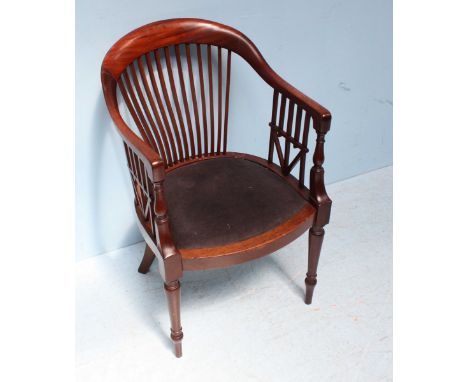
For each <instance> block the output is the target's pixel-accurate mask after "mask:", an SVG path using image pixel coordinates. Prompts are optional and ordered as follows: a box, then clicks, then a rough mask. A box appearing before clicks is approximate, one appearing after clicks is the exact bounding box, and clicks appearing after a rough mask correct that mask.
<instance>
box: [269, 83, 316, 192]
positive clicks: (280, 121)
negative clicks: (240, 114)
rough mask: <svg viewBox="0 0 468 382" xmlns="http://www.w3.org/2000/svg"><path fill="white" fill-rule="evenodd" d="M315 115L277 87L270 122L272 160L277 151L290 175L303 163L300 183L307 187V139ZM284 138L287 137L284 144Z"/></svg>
mask: <svg viewBox="0 0 468 382" xmlns="http://www.w3.org/2000/svg"><path fill="white" fill-rule="evenodd" d="M310 123H311V115H310V114H309V113H308V112H306V111H305V110H304V109H303V108H302V107H300V106H299V105H297V104H296V103H294V102H293V101H292V100H291V99H289V98H287V97H286V96H285V95H284V94H282V93H280V92H278V91H277V90H274V92H273V108H272V115H271V122H270V123H269V125H270V128H271V130H270V145H269V150H268V162H269V163H273V156H274V151H276V154H277V157H278V162H279V165H280V167H281V170H282V172H283V174H284V175H289V174H290V173H291V171H292V170H293V169H294V167H295V166H296V165H297V164H298V163H299V185H300V187H304V173H305V162H306V155H307V153H308V152H309V149H308V147H307V141H308V138H309V129H310ZM281 139H284V142H283V144H281Z"/></svg>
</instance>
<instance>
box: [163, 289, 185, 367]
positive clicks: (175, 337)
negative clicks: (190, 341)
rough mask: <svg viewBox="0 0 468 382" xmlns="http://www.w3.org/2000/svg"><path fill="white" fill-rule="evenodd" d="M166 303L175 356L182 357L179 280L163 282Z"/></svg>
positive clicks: (182, 334)
mask: <svg viewBox="0 0 468 382" xmlns="http://www.w3.org/2000/svg"><path fill="white" fill-rule="evenodd" d="M164 289H165V291H166V297H167V305H168V307H169V315H170V318H171V339H172V342H173V343H174V351H175V356H176V357H177V358H180V357H182V338H183V337H184V333H183V332H182V326H181V324H180V282H179V280H176V281H173V282H170V283H167V284H166V283H165V284H164Z"/></svg>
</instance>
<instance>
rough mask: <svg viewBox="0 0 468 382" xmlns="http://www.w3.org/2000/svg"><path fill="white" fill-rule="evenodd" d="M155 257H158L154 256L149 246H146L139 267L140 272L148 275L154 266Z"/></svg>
mask: <svg viewBox="0 0 468 382" xmlns="http://www.w3.org/2000/svg"><path fill="white" fill-rule="evenodd" d="M155 257H156V256H155V255H154V253H153V251H152V250H151V248H150V247H149V246H148V244H146V248H145V254H144V255H143V259H142V260H141V264H140V266H139V267H138V272H140V273H143V274H145V273H148V271H149V269H150V267H151V264H153V261H154V258H155Z"/></svg>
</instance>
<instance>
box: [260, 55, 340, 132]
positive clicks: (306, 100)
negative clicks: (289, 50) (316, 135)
mask: <svg viewBox="0 0 468 382" xmlns="http://www.w3.org/2000/svg"><path fill="white" fill-rule="evenodd" d="M260 75H261V77H262V78H263V79H264V81H265V82H267V83H268V84H269V85H270V86H271V87H272V88H273V89H275V90H277V91H279V92H280V93H282V94H284V95H285V96H286V97H287V98H289V99H291V100H292V101H293V102H294V103H296V104H298V105H299V106H301V107H302V108H303V109H304V110H306V111H307V112H309V113H310V115H311V116H312V118H313V119H314V121H315V120H323V121H326V120H330V119H331V113H330V111H328V109H326V108H325V107H323V106H322V105H320V104H319V103H318V102H316V101H314V100H313V99H312V98H310V97H308V96H307V95H305V94H304V93H302V92H301V91H299V90H298V89H296V88H295V87H294V86H292V85H291V84H290V83H288V82H287V81H286V80H284V79H283V78H282V77H281V76H280V75H279V74H278V73H276V72H275V71H274V70H273V69H272V68H271V67H270V66H269V65H268V64H267V63H266V61H265V68H264V70H263V71H262V72H260ZM328 126H329V125H328Z"/></svg>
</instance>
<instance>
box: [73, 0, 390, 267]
mask: <svg viewBox="0 0 468 382" xmlns="http://www.w3.org/2000/svg"><path fill="white" fill-rule="evenodd" d="M174 17H199V18H205V19H211V20H215V21H219V22H221V23H225V24H227V25H230V26H233V27H234V28H237V29H239V30H241V31H242V32H244V33H245V34H246V35H247V36H248V37H249V38H250V39H251V40H252V41H253V42H254V43H255V44H256V45H257V47H258V48H259V49H260V51H261V52H262V53H263V55H264V57H265V58H266V60H267V61H268V62H269V64H270V65H271V66H272V68H273V69H275V70H276V71H277V72H278V73H279V74H280V75H281V76H282V77H284V78H285V79H286V80H287V81H289V82H290V83H291V84H293V85H294V86H296V87H297V88H299V89H300V90H301V91H303V92H304V93H306V94H308V95H309V96H310V97H312V98H314V99H315V100H317V101H318V102H319V103H321V104H323V105H324V106H326V107H327V108H328V109H329V110H331V112H332V115H333V120H332V129H331V131H330V133H329V134H328V135H327V143H326V161H325V170H326V181H327V183H331V182H336V181H338V180H342V179H345V178H348V177H351V176H355V175H358V174H361V173H364V172H367V171H370V170H373V169H377V168H380V167H384V166H387V165H390V164H391V163H392V2H391V1H385V0H355V1H343V0H302V1H301V0H288V1H284V0H281V1H277V0H270V1H266V0H265V1H253V0H242V1H241V0H236V1H226V0H198V1H188V0H186V1H181V0H178V1H175V0H172V1H167V0H133V1H128V0H100V1H95V0H77V2H76V154H75V156H76V246H77V249H76V252H77V258H78V259H83V258H86V257H89V256H95V255H98V254H100V253H102V252H105V251H108V250H112V249H116V248H120V247H124V246H127V245H130V244H133V243H136V242H138V241H141V240H142V239H141V236H140V234H139V233H138V230H137V227H136V224H135V217H134V215H133V211H132V201H133V196H132V190H131V186H130V182H129V175H128V173H127V170H126V164H125V162H124V154H123V149H122V144H121V141H120V138H119V137H118V136H117V133H116V132H115V130H114V127H113V125H112V122H111V121H110V118H109V116H108V113H107V110H106V108H105V104H104V101H103V97H102V94H101V85H100V78H99V74H100V73H99V72H100V65H101V61H102V58H103V57H104V55H105V53H106V51H107V50H108V49H109V48H110V46H111V45H112V44H113V43H114V42H115V41H116V40H117V39H119V38H120V37H121V36H123V35H124V34H126V33H127V32H129V31H131V30H132V29H134V28H136V27H139V26H141V25H143V24H146V23H149V22H152V21H156V20H160V19H166V18H174ZM231 86H232V88H231V106H230V108H231V109H230V121H229V146H228V148H229V149H230V150H232V151H244V152H249V153H252V154H256V155H259V156H262V157H265V156H266V154H267V142H268V134H269V130H268V125H267V123H268V121H269V118H270V113H271V98H272V93H271V89H270V88H269V87H268V86H267V85H265V84H264V83H263V82H262V80H260V79H259V77H258V76H257V75H256V74H255V73H254V72H253V71H252V70H251V69H250V68H249V67H248V66H247V65H246V64H245V63H244V62H242V60H241V59H239V58H238V57H236V58H235V59H233V62H232V85H231ZM247 136H248V137H249V138H248V139H246V137H247ZM309 159H310V158H309ZM331 196H332V198H333V195H331Z"/></svg>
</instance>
